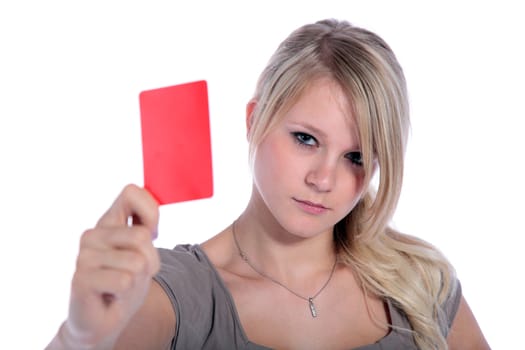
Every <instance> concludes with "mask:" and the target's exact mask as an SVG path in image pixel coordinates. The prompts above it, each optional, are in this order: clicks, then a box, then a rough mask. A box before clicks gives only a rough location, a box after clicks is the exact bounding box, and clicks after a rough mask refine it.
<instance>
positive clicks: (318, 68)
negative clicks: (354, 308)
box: [248, 19, 456, 349]
mask: <svg viewBox="0 0 525 350" xmlns="http://www.w3.org/2000/svg"><path fill="white" fill-rule="evenodd" d="M323 76H328V77H330V78H331V79H333V80H334V81H335V82H337V83H338V84H339V85H340V86H341V88H342V89H343V91H344V92H345V93H346V95H347V96H348V100H349V101H351V102H352V103H351V105H352V107H353V109H354V110H353V112H354V113H353V115H354V116H355V118H356V122H357V125H358V128H359V137H360V141H361V152H362V157H363V166H364V170H365V174H366V179H365V181H366V182H365V183H367V184H370V183H371V176H372V174H373V173H374V171H373V169H374V167H375V165H377V166H378V170H379V178H378V180H379V181H378V186H377V188H372V186H370V189H369V191H368V192H367V193H366V195H365V196H364V197H363V198H362V199H361V200H360V201H359V203H358V204H357V205H356V207H355V208H354V209H353V210H352V212H350V213H349V214H348V215H347V217H345V218H344V219H343V220H341V221H340V222H339V223H337V224H336V226H335V228H334V241H335V243H336V247H337V250H338V254H339V256H340V259H341V260H342V261H343V262H345V263H346V264H348V265H350V266H351V267H352V268H353V269H354V271H355V273H356V274H357V276H358V277H359V279H360V281H361V283H362V286H363V289H364V291H365V292H370V293H374V294H376V295H378V296H380V297H382V298H389V299H390V300H392V301H393V303H394V304H395V305H396V306H397V307H399V308H400V309H402V310H403V312H404V313H405V314H406V315H407V318H408V320H409V322H410V324H411V326H412V330H407V331H410V332H413V336H414V340H415V342H416V344H417V345H418V347H420V348H421V349H436V348H437V349H446V348H447V345H446V340H445V335H444V333H445V332H446V327H447V321H446V319H445V315H444V312H443V309H442V306H443V303H444V301H445V299H446V298H447V296H449V295H450V293H453V291H454V288H455V286H456V284H455V273H454V270H453V268H452V266H451V265H450V263H449V262H448V261H447V260H446V259H445V257H444V256H443V255H442V254H441V253H440V252H439V251H438V250H437V249H436V248H435V247H433V246H432V245H430V244H428V243H427V242H424V241H423V240H420V239H417V238H415V237H413V236H408V235H405V234H401V233H399V232H396V231H395V230H394V229H392V228H391V227H390V226H389V224H390V222H391V219H392V216H393V214H394V211H395V208H396V206H397V202H398V198H399V195H400V192H401V185H402V180H403V167H404V164H403V162H404V154H405V148H406V142H407V137H408V130H409V106H408V96H407V89H406V82H405V78H404V74H403V71H402V68H401V66H400V65H399V63H398V61H397V59H396V57H395V55H394V53H393V52H392V50H391V49H390V47H389V46H388V45H387V44H386V42H385V41H384V40H383V39H381V38H380V37H379V36H377V35H376V34H374V33H372V32H370V31H368V30H366V29H363V28H359V27H356V26H353V25H351V24H350V23H348V22H346V21H337V20H334V19H328V20H323V21H319V22H316V23H312V24H307V25H305V26H303V27H301V28H299V29H297V30H295V31H294V32H292V33H291V35H290V36H289V37H288V38H286V39H285V40H284V41H283V42H282V43H281V44H280V45H279V47H278V48H277V50H276V52H275V53H274V55H273V56H272V57H271V59H270V61H269V63H268V65H267V66H266V68H265V69H264V71H263V72H262V74H261V76H260V78H259V80H258V83H257V87H256V91H255V95H254V100H256V101H257V103H256V105H255V109H254V110H253V115H252V117H251V118H250V120H251V122H252V124H251V128H250V133H249V135H248V138H249V141H250V158H251V159H253V155H254V152H255V150H256V148H257V145H258V144H259V143H260V142H261V141H262V140H263V139H264V137H265V136H266V134H267V133H268V132H269V131H270V130H271V129H272V127H273V126H274V125H275V124H276V123H278V122H279V118H280V117H282V116H283V114H284V113H285V112H286V110H287V109H288V108H290V107H291V106H292V105H293V103H294V102H295V101H297V99H298V98H299V97H300V95H301V93H302V92H303V91H304V89H305V88H306V87H307V85H308V84H309V82H311V81H312V80H314V79H316V78H319V77H323ZM444 330H445V331H444Z"/></svg>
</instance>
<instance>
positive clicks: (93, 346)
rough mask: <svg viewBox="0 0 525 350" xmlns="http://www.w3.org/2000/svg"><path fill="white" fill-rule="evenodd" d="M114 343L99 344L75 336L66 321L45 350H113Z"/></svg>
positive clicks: (104, 342) (103, 342)
mask: <svg viewBox="0 0 525 350" xmlns="http://www.w3.org/2000/svg"><path fill="white" fill-rule="evenodd" d="M114 343H115V341H108V340H106V341H102V342H98V343H97V342H94V341H89V340H87V339H82V337H80V336H75V335H74V332H72V331H71V329H70V327H69V325H68V323H67V321H65V322H64V323H62V325H61V326H60V329H59V330H58V333H57V334H56V335H55V337H54V338H53V340H51V342H50V343H49V345H48V346H47V347H46V348H45V350H111V349H113V346H114Z"/></svg>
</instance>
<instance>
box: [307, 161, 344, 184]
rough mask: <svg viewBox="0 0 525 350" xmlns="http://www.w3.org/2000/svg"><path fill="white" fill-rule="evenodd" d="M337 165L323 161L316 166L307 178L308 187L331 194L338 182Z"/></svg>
mask: <svg viewBox="0 0 525 350" xmlns="http://www.w3.org/2000/svg"><path fill="white" fill-rule="evenodd" d="M336 174H337V164H336V162H331V161H330V160H328V159H323V160H320V161H319V162H317V163H316V164H314V166H312V168H311V169H310V170H309V171H308V173H307V174H306V177H305V182H306V184H307V185H308V186H310V187H313V188H314V189H315V190H316V191H319V192H330V191H331V190H332V189H333V188H334V186H335V182H336V177H337V176H336Z"/></svg>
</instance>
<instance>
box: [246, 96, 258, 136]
mask: <svg viewBox="0 0 525 350" xmlns="http://www.w3.org/2000/svg"><path fill="white" fill-rule="evenodd" d="M256 105H257V101H256V100H253V99H252V100H250V101H249V102H248V104H247V105H246V135H248V134H249V133H250V129H251V127H252V116H253V110H254V109H255V106H256Z"/></svg>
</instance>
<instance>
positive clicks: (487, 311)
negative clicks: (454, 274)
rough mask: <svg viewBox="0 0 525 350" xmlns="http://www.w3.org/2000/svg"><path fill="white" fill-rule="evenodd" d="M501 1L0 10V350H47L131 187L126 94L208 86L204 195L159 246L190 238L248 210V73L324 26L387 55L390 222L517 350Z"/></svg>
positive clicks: (513, 165)
mask: <svg viewBox="0 0 525 350" xmlns="http://www.w3.org/2000/svg"><path fill="white" fill-rule="evenodd" d="M189 3H191V4H192V5H189ZM513 3H516V4H517V3H518V2H517V1H516V2H512V3H511V2H510V1H492V2H486V1H485V2H484V1H472V2H465V1H464V2H461V1H450V2H447V1H445V2H444V1H441V2H432V3H430V2H422V1H421V2H417V3H416V2H415V1H414V2H413V3H410V2H403V1H388V0H385V1H327V0H324V1H315V5H308V2H304V1H300V2H299V1H298V2H296V3H294V2H285V1H275V2H272V1H258V2H249V1H243V2H241V1H239V2H238V3H234V2H228V1H194V2H192V1H91V2H80V1H36V0H35V1H2V2H1V3H0V160H1V163H0V164H1V165H0V166H1V170H0V218H1V221H0V239H1V244H0V269H1V270H0V281H1V287H0V348H1V349H7V348H9V349H39V348H43V347H44V346H45V345H46V344H47V342H48V341H49V339H50V338H51V337H52V336H53V334H54V333H55V331H56V329H57V328H58V326H59V324H60V323H61V321H62V320H63V319H64V317H65V316H66V312H67V306H68V296H69V283H70V278H71V274H72V272H73V268H74V264H75V258H76V253H77V246H78V238H79V236H80V234H81V233H82V232H83V231H84V230H85V229H87V228H89V227H91V226H92V225H93V224H94V223H95V222H96V220H97V219H98V216H99V215H100V214H102V212H103V211H104V210H105V209H106V207H108V206H109V205H110V204H111V202H112V200H113V199H114V197H115V196H116V195H117V194H118V192H119V191H120V190H121V188H122V187H123V186H124V185H125V184H127V183H130V182H132V183H136V184H139V185H140V184H142V168H141V167H142V158H141V144H140V125H139V114H138V111H139V108H138V94H139V92H140V91H142V90H146V89H151V88H156V87H162V86H168V85H173V84H177V83H183V82H188V81H193V80H199V79H206V80H207V81H208V84H209V95H210V112H211V128H212V143H213V156H214V175H215V179H214V181H215V195H214V197H213V198H212V199H206V200H199V201H194V202H190V203H184V204H175V205H170V206H166V207H163V208H162V209H161V226H160V238H159V239H158V240H157V241H156V245H157V246H165V247H171V246H173V245H175V244H177V243H196V242H201V241H203V240H205V239H206V238H208V237H211V236H212V235H213V234H215V233H216V232H218V231H219V230H221V229H222V228H223V227H225V226H226V225H228V224H229V223H230V222H231V221H232V219H234V218H235V217H236V216H237V215H238V214H239V213H240V211H241V210H242V209H243V208H244V205H245V203H246V200H247V198H248V194H249V192H250V183H251V182H250V174H249V171H248V166H247V144H246V142H245V131H244V110H245V103H246V102H247V101H248V99H249V98H250V97H251V94H252V91H253V88H254V86H255V81H256V79H257V76H258V74H259V72H260V71H261V70H262V68H263V66H264V64H265V63H266V61H267V59H268V58H269V56H270V55H271V53H272V52H273V50H274V49H275V48H276V46H277V44H278V43H279V42H280V41H281V40H282V39H284V37H285V36H286V35H288V33H289V32H290V31H291V30H292V29H295V28H296V27H297V26H299V25H302V24H304V23H305V22H310V21H314V20H317V19H322V18H325V17H336V18H345V19H347V20H349V21H351V22H353V23H355V24H357V25H361V26H364V27H366V28H369V29H371V30H373V31H375V32H377V33H378V34H380V35H381V36H382V37H383V38H384V39H385V40H386V41H387V42H388V43H389V44H390V45H391V46H392V47H393V49H394V51H395V52H396V53H397V56H398V58H399V60H400V61H401V64H402V65H403V67H404V69H405V72H406V76H407V80H408V84H409V91H410V97H411V106H412V135H411V139H410V143H409V150H408V154H407V172H406V182H405V187H404V192H403V195H402V198H401V202H400V205H399V210H398V212H397V215H396V217H395V223H396V226H397V227H398V228H400V229H401V230H403V231H405V232H407V233H410V234H414V235H418V236H420V237H422V238H424V239H426V240H429V241H431V242H432V243H434V244H435V245H437V246H438V247H439V248H441V250H442V251H443V252H445V254H446V255H447V256H448V257H449V258H450V259H451V260H452V262H453V264H454V265H455V267H456V268H457V271H458V274H459V276H460V278H461V281H462V283H463V289H464V294H465V296H466V298H467V300H468V301H469V303H470V304H471V307H472V309H473V310H474V312H475V314H476V316H477V319H478V321H479V323H480V325H481V327H482V329H483V331H484V333H485V335H486V337H487V339H488V340H489V342H490V343H491V345H492V347H493V348H494V349H509V348H513V349H514V348H516V346H517V344H518V341H519V339H522V338H523V337H522V334H521V333H522V332H523V330H522V328H523V327H522V326H523V320H522V317H523V315H524V314H525V308H524V306H523V298H522V293H523V290H524V287H525V285H524V283H523V272H522V268H523V267H524V266H525V263H524V262H525V260H524V258H523V255H524V254H525V252H524V251H523V250H522V247H521V242H522V236H523V234H524V233H525V230H524V229H523V224H522V223H523V215H524V214H523V209H524V204H523V198H524V196H525V190H524V185H523V179H524V178H525V173H524V170H523V166H522V165H521V163H522V162H523V151H524V150H525V141H524V136H523V134H524V132H525V128H524V126H523V118H524V117H525V115H524V108H523V101H524V97H525V96H524V88H523V83H524V81H525V71H524V66H523V65H524V62H525V54H524V40H523V33H524V32H525V25H524V22H523V16H522V14H523V11H522V10H519V9H518V5H511V4H513Z"/></svg>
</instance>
